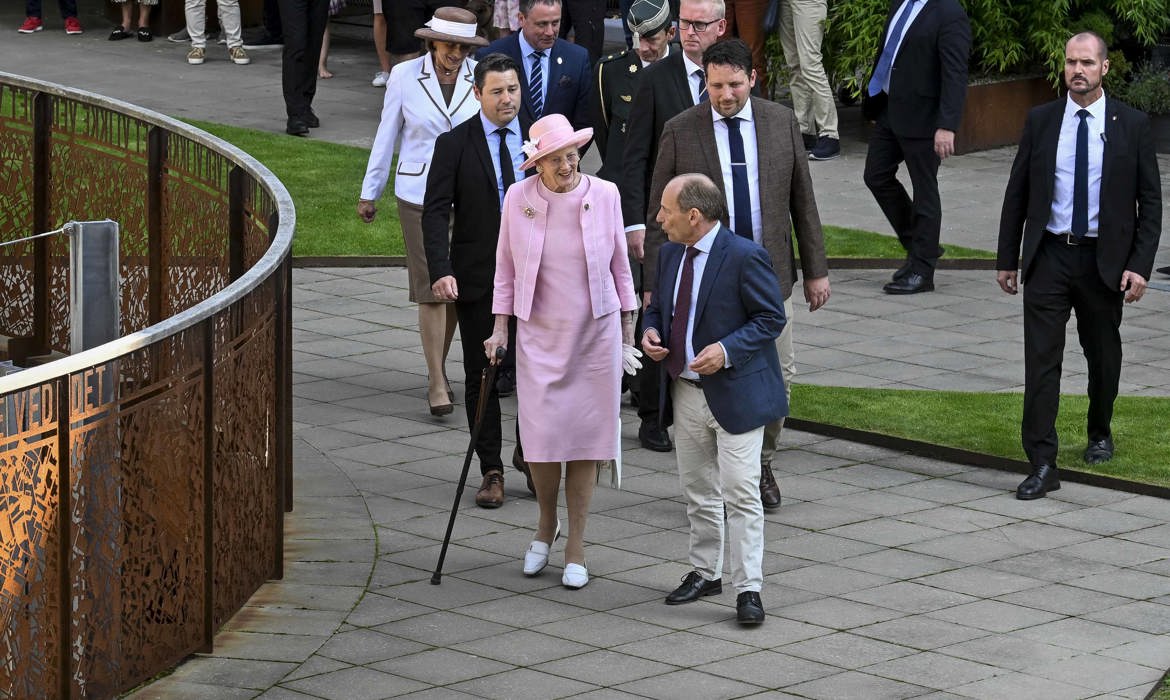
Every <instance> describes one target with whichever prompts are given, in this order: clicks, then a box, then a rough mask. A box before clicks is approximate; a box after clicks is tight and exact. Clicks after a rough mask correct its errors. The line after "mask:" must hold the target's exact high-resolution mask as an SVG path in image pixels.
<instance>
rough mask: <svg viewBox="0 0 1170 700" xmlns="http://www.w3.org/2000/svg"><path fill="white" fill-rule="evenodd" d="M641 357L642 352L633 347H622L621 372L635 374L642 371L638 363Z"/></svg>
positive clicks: (640, 364)
mask: <svg viewBox="0 0 1170 700" xmlns="http://www.w3.org/2000/svg"><path fill="white" fill-rule="evenodd" d="M641 356H642V351H641V350H639V349H638V348H636V347H634V346H633V345H622V370H623V371H624V372H625V373H626V374H630V375H633V374H637V373H638V370H640V369H642V363H641V362H638V358H639V357H641Z"/></svg>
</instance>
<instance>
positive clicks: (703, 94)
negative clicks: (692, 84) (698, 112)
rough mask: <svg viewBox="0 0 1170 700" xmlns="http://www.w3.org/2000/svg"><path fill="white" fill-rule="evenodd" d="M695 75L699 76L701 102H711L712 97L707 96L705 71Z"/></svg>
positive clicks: (697, 72) (698, 71) (700, 70)
mask: <svg viewBox="0 0 1170 700" xmlns="http://www.w3.org/2000/svg"><path fill="white" fill-rule="evenodd" d="M695 75H697V76H699V102H700V103H702V102H708V101H710V96H709V95H708V94H707V76H706V74H704V73H703V69H702V68H700V69H699V70H697V71H695Z"/></svg>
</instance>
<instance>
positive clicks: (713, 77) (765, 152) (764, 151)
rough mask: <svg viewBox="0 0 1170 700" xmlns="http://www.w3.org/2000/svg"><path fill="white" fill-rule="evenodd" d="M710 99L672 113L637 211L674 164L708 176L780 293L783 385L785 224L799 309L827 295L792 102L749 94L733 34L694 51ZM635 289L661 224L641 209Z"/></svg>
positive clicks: (789, 274) (764, 483)
mask: <svg viewBox="0 0 1170 700" xmlns="http://www.w3.org/2000/svg"><path fill="white" fill-rule="evenodd" d="M703 70H704V72H705V73H706V80H707V92H708V94H709V95H710V100H711V101H710V104H708V103H706V102H704V103H701V104H698V105H695V106H694V107H692V108H690V109H688V110H686V111H684V112H682V113H680V114H679V115H678V116H676V117H675V118H673V119H671V120H670V121H668V122H667V123H666V125H665V127H664V128H663V132H662V140H661V142H660V143H659V150H658V160H657V161H656V162H655V164H654V177H653V181H652V184H651V187H650V201H649V205H650V206H649V207H647V210H648V211H649V212H652V213H654V214H657V212H658V208H659V205H660V203H661V201H662V192H663V190H664V189H665V188H666V183H668V182H670V180H671V179H672V178H673V177H674V176H675V175H680V174H682V173H702V174H704V175H706V176H708V177H710V178H711V179H712V180H714V181H715V183H716V184H717V185H719V188H720V189H721V190H722V191H723V194H724V196H725V197H726V198H727V202H728V204H729V205H730V207H729V208H730V221H729V222H728V227H729V228H730V229H731V230H732V231H734V232H735V233H736V234H738V235H740V236H744V237H745V238H751V239H752V240H754V241H755V242H756V243H759V244H760V245H762V246H764V249H765V250H767V251H768V255H769V257H771V259H772V267H773V269H774V270H775V272H776V277H777V279H778V280H779V282H780V289H781V292H782V293H783V294H784V315H785V317H786V318H787V319H789V322H788V323H787V324H786V325H785V327H784V332H783V333H781V334H780V337H779V338H777V339H776V351H777V352H778V353H779V355H780V366H781V370H782V372H783V375H784V387H785V391H786V392H788V393H791V388H790V387H791V382H792V378H793V377H794V376H795V375H796V362H795V358H794V353H793V350H792V287H793V283H794V280H795V279H796V258H795V256H794V254H793V249H792V231H793V229H794V228H795V230H796V245H797V246H798V247H799V248H800V265H801V267H802V268H803V272H804V298H805V301H807V302H808V308H809V311H816V310H817V309H819V308H821V307H822V306H824V304H825V302H827V301H828V300H829V267H828V262H827V260H826V259H825V243H824V240H823V238H822V236H821V218H820V215H819V214H818V213H817V203H816V198H815V197H814V196H813V183H812V177H811V176H810V175H809V171H808V158H807V156H805V155H804V145H803V142H802V139H801V135H800V126H799V125H798V124H797V122H796V115H795V114H793V112H792V110H791V109H789V108H787V107H784V106H782V105H778V104H776V103H774V102H769V101H768V100H765V99H762V98H758V97H751V89H752V87H753V86H754V85H755V81H756V78H755V71H754V70H752V54H751V50H750V49H749V48H748V47H747V45H746V44H745V43H743V42H742V41H740V40H739V39H729V40H727V41H722V42H719V43H716V44H714V45H712V46H711V47H709V48H708V49H707V50H706V51H705V52H704V53H703ZM646 227H647V228H646V254H645V258H644V262H643V275H644V276H645V280H646V282H645V288H646V289H653V288H654V286H655V284H656V281H657V269H656V267H655V265H656V262H657V260H658V248H659V247H661V246H662V244H663V243H665V242H666V237H665V235H664V234H663V232H662V227H661V226H660V225H659V224H658V222H657V221H655V220H654V218H653V217H651V216H648V217H647V222H646ZM783 426H784V420H783V419H780V420H777V421H775V422H773V423H770V424H769V425H768V426H767V427H766V428H765V430H764V447H763V451H762V453H761V454H760V466H761V469H760V496H761V498H762V499H763V501H764V507H765V508H766V509H774V508H777V507H778V506H779V505H780V488H779V487H778V486H777V485H776V480H775V478H774V477H773V476H772V455H773V454H774V453H775V451H776V445H777V442H778V440H779V437H780V430H781V428H782V427H783Z"/></svg>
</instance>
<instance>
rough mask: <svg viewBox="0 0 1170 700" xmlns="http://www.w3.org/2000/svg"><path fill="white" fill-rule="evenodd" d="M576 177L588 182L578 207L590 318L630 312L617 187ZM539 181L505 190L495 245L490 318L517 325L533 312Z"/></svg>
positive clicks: (540, 233)
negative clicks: (513, 318)
mask: <svg viewBox="0 0 1170 700" xmlns="http://www.w3.org/2000/svg"><path fill="white" fill-rule="evenodd" d="M581 177H582V179H583V180H588V183H585V182H582V183H581V185H578V186H582V185H585V184H588V186H589V191H588V192H587V193H586V195H585V199H584V201H583V203H582V205H581V217H580V228H581V231H582V236H583V239H584V243H585V262H586V266H587V267H588V268H589V270H588V271H589V300H590V302H591V304H592V307H593V317H594V318H601V317H603V316H605V315H607V314H611V313H613V312H614V311H618V310H619V309H620V310H622V311H634V310H636V309H637V308H638V306H639V304H638V299H637V295H636V294H635V293H634V281H633V277H632V276H631V275H630V259H629V256H628V254H627V253H626V234H625V229H624V227H623V225H622V208H621V200H620V197H619V195H618V190H617V187H616V186H614V185H613V183H610V182H607V181H605V180H602V179H601V178H597V177H593V176H592V175H585V174H582V175H581ZM539 182H540V178H539V177H538V176H533V177H529V178H526V179H524V180H521V181H520V182H517V183H516V184H514V185H512V186H511V187H509V188H508V193H507V194H506V195H504V206H503V211H502V212H501V215H500V239H499V243H498V244H497V245H496V279H495V292H494V296H493V298H492V313H494V314H510V315H514V316H516V317H517V318H519V319H520V320H522V321H527V320H528V316H529V314H530V313H531V311H532V292H533V289H535V287H536V276H537V274H538V272H539V271H540V255H541V251H542V250H543V249H544V236H545V230H546V228H547V218H546V213H547V205H546V203H545V201H544V199H543V198H542V197H541V196H540V194H538V193H537V191H536V188H537V184H538V183H539Z"/></svg>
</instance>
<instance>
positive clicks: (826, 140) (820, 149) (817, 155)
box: [808, 136, 841, 160]
mask: <svg viewBox="0 0 1170 700" xmlns="http://www.w3.org/2000/svg"><path fill="white" fill-rule="evenodd" d="M839 155H841V141H840V139H835V138H832V137H830V136H818V137H817V145H815V146H813V148H812V150H811V151H809V154H808V159H809V160H832V159H834V158H836V157H837V156H839Z"/></svg>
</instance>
